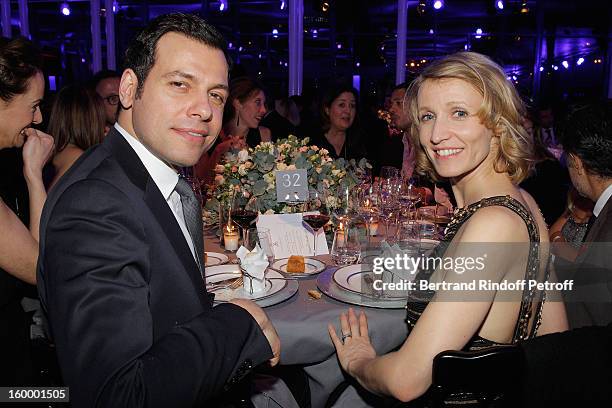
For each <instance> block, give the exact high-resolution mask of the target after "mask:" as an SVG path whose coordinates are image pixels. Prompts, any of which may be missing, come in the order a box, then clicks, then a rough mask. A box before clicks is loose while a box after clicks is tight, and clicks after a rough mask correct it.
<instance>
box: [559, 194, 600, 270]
mask: <svg viewBox="0 0 612 408" xmlns="http://www.w3.org/2000/svg"><path fill="white" fill-rule="evenodd" d="M594 206H595V203H593V201H591V200H589V199H588V198H586V197H582V196H580V194H578V192H577V191H576V189H574V188H571V189H570V191H569V193H568V195H567V208H566V210H565V212H564V213H563V214H562V215H561V216H560V217H559V219H557V221H555V223H554V224H553V225H551V226H550V231H548V234H549V236H550V241H551V242H553V243H554V245H553V247H552V251H553V253H554V254H555V255H557V256H559V257H561V258H563V259H565V260H566V261H569V262H574V261H575V260H576V258H577V257H578V251H579V249H580V247H581V246H582V243H583V242H584V238H585V237H586V234H587V231H588V229H589V219H590V217H591V216H592V215H593V207H594Z"/></svg>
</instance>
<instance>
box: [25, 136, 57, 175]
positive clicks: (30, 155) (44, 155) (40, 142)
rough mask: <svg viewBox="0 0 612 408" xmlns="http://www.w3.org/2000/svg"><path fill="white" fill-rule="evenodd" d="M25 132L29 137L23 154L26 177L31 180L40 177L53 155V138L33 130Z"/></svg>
mask: <svg viewBox="0 0 612 408" xmlns="http://www.w3.org/2000/svg"><path fill="white" fill-rule="evenodd" d="M23 132H24V133H25V134H26V136H27V139H26V142H25V144H24V145H23V152H22V155H23V172H24V175H25V176H26V177H30V178H33V177H40V175H41V174H42V168H43V167H44V165H45V163H47V161H48V160H49V158H50V157H51V154H52V153H53V137H52V136H50V135H48V134H46V133H44V132H41V131H40V130H36V129H32V128H27V129H25V130H24V131H23Z"/></svg>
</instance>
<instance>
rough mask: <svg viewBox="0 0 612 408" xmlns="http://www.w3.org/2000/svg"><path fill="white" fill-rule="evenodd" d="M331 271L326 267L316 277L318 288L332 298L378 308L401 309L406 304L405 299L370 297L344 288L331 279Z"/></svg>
mask: <svg viewBox="0 0 612 408" xmlns="http://www.w3.org/2000/svg"><path fill="white" fill-rule="evenodd" d="M333 273H334V270H333V269H327V270H326V271H325V272H323V273H322V274H320V275H319V276H318V277H317V287H318V288H319V290H320V291H321V292H323V293H325V295H327V296H329V297H330V298H332V299H336V300H339V301H340V302H344V303H349V304H352V305H359V306H367V307H374V308H379V309H403V308H404V307H405V306H406V299H397V298H392V299H389V298H372V297H369V296H363V295H360V294H357V293H353V292H349V291H348V290H344V289H342V288H340V287H339V286H338V285H336V284H335V283H334V281H333V279H332V276H333Z"/></svg>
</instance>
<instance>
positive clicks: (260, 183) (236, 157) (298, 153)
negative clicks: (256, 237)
mask: <svg viewBox="0 0 612 408" xmlns="http://www.w3.org/2000/svg"><path fill="white" fill-rule="evenodd" d="M308 143H309V139H308V138H305V139H298V138H297V137H295V136H293V135H290V136H289V137H288V138H287V139H281V140H278V141H277V142H276V143H271V142H263V143H260V144H259V145H258V146H256V147H254V148H248V149H243V150H240V151H238V152H232V153H228V154H227V155H226V156H225V162H224V163H223V164H219V165H217V167H216V168H215V173H216V176H215V185H216V187H215V191H214V197H215V198H216V200H211V202H210V205H211V206H215V205H216V206H217V208H218V202H219V201H225V202H227V201H229V200H231V199H232V197H234V196H236V197H237V198H238V199H239V200H243V202H242V203H241V204H242V205H245V204H246V205H247V206H248V207H250V208H252V209H254V210H257V211H259V212H261V213H265V214H275V213H277V214H278V213H288V212H291V207H289V206H287V205H286V204H285V203H282V202H281V203H279V202H277V201H276V176H275V171H276V170H294V169H305V170H306V171H307V174H308V186H309V190H311V191H312V190H317V191H319V192H321V193H325V194H324V195H325V196H326V203H325V204H326V205H327V208H328V209H329V210H330V211H333V210H334V209H336V208H337V207H338V206H340V205H341V203H340V200H339V199H338V196H339V195H340V194H339V192H340V191H341V189H342V188H346V187H348V188H351V187H353V186H355V185H357V184H358V183H359V182H360V180H361V179H363V177H364V175H365V174H366V173H367V169H370V168H371V165H370V164H369V163H368V162H367V161H366V160H365V159H361V160H360V161H359V162H357V161H355V160H345V159H343V158H339V159H335V160H334V159H332V158H331V157H330V155H329V152H328V151H327V150H325V149H321V148H319V147H318V146H314V145H309V144H308ZM215 201H216V202H215ZM207 207H208V205H207ZM209 208H214V207H209Z"/></svg>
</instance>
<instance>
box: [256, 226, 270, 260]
mask: <svg viewBox="0 0 612 408" xmlns="http://www.w3.org/2000/svg"><path fill="white" fill-rule="evenodd" d="M257 240H258V242H259V246H260V247H261V249H262V251H264V253H265V254H266V257H267V258H268V263H269V264H270V265H272V264H273V263H274V244H273V242H272V235H271V234H270V230H269V229H268V228H258V229H257Z"/></svg>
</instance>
